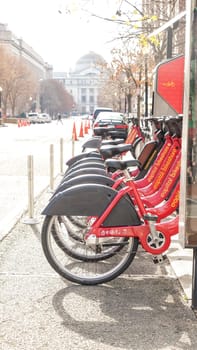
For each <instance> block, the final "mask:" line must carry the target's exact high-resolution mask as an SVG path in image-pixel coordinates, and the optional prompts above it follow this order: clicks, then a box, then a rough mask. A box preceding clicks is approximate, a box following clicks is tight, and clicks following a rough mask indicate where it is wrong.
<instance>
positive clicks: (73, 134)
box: [72, 122, 78, 141]
mask: <svg viewBox="0 0 197 350" xmlns="http://www.w3.org/2000/svg"><path fill="white" fill-rule="evenodd" d="M72 139H73V140H74V141H77V140H78V138H77V132H76V126H75V122H74V123H73V131H72Z"/></svg>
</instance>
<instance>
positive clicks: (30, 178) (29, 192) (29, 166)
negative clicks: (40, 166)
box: [27, 155, 34, 218]
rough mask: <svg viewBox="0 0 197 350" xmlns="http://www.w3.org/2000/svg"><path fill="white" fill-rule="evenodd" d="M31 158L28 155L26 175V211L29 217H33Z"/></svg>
mask: <svg viewBox="0 0 197 350" xmlns="http://www.w3.org/2000/svg"><path fill="white" fill-rule="evenodd" d="M33 168H34V166H33V156H32V155H29V156H28V159H27V173H28V210H29V217H30V218H33V217H34V175H33Z"/></svg>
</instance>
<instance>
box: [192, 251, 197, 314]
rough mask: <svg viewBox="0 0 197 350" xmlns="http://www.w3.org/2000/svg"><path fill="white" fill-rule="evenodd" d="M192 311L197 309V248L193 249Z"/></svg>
mask: <svg viewBox="0 0 197 350" xmlns="http://www.w3.org/2000/svg"><path fill="white" fill-rule="evenodd" d="M191 307H192V309H197V248H193V271H192V305H191Z"/></svg>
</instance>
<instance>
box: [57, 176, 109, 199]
mask: <svg viewBox="0 0 197 350" xmlns="http://www.w3.org/2000/svg"><path fill="white" fill-rule="evenodd" d="M114 182H115V181H114V180H112V179H111V178H110V177H109V176H104V175H99V174H90V175H89V174H85V175H80V176H76V177H74V178H71V179H70V180H68V181H64V182H61V183H60V185H59V186H58V188H57V189H56V190H55V192H54V193H53V196H55V195H56V194H57V193H58V192H62V191H64V190H66V189H67V188H69V187H72V186H75V185H80V184H89V183H95V184H100V185H105V186H108V187H112V186H113V184H114Z"/></svg>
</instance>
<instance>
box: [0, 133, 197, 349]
mask: <svg viewBox="0 0 197 350" xmlns="http://www.w3.org/2000/svg"><path fill="white" fill-rule="evenodd" d="M80 142H81V141H79V142H77V143H76V144H77V147H79V148H78V150H76V152H77V151H78V152H79V149H80V146H81V145H80ZM82 142H84V140H83V141H82ZM1 181H3V178H2V177H1ZM56 181H57V183H59V181H60V178H59V177H58V178H57V180H56ZM2 183H3V182H2ZM45 183H46V182H45ZM43 184H44V183H43ZM43 184H42V183H40V193H41V195H40V196H38V197H37V201H36V205H35V218H36V219H38V221H39V223H38V225H35V226H30V225H27V224H24V223H23V219H25V218H26V217H27V213H24V210H25V209H26V207H25V203H24V202H22V201H21V200H20V199H21V197H18V202H17V203H18V204H17V208H16V209H15V205H16V204H15V203H14V205H13V210H12V212H11V213H10V226H9V227H8V226H6V224H8V222H5V223H4V222H3V224H5V225H4V227H3V232H4V235H3V236H2V237H1V238H2V241H1V242H0V282H1V286H2V287H1V296H0V314H1V319H0V350H19V349H20V350H23V349H24V350H45V349H46V350H54V349H55V350H60V349H61V350H62V349H66V350H83V349H86V350H87V349H91V350H92V349H94V350H127V349H128V350H145V349H146V350H182V349H185V350H196V349H197V336H196V334H197V320H196V317H195V314H194V312H193V311H192V309H191V307H190V305H191V278H192V250H190V249H182V248H181V246H180V244H179V241H178V237H176V236H175V237H173V241H172V244H171V247H170V249H169V251H168V253H167V256H168V260H167V261H165V262H164V263H163V264H161V265H154V264H153V262H152V259H151V256H150V255H149V254H147V253H145V252H144V251H142V250H140V249H139V252H138V253H137V255H136V257H135V259H134V262H133V263H132V264H131V266H130V267H129V269H128V270H127V271H126V272H125V273H124V274H123V275H121V276H120V277H119V278H117V279H115V280H114V281H112V282H110V283H107V284H105V285H100V286H95V287H84V286H78V285H74V284H71V283H69V282H67V281H65V280H63V279H62V278H61V277H60V276H59V275H57V274H56V273H55V272H54V271H53V270H52V268H51V267H50V266H49V264H48V263H47V261H46V258H45V256H44V254H43V252H42V248H41V243H40V231H41V226H42V220H43V217H42V216H41V214H40V213H41V211H42V209H43V208H44V207H45V205H46V203H47V201H48V200H49V198H50V196H51V194H50V193H49V191H48V189H46V188H45V186H43ZM15 187H16V186H15ZM18 187H20V184H18V186H17V188H18ZM1 194H2V196H4V206H5V208H6V203H7V202H6V200H8V198H7V196H6V189H5V188H4V186H3V185H2V188H1ZM16 197H17V193H16ZM22 213H23V215H22ZM7 219H8V217H7V218H6V221H7ZM8 221H9V220H8ZM1 225H2V219H1ZM8 232H9V234H7V233H8Z"/></svg>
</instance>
